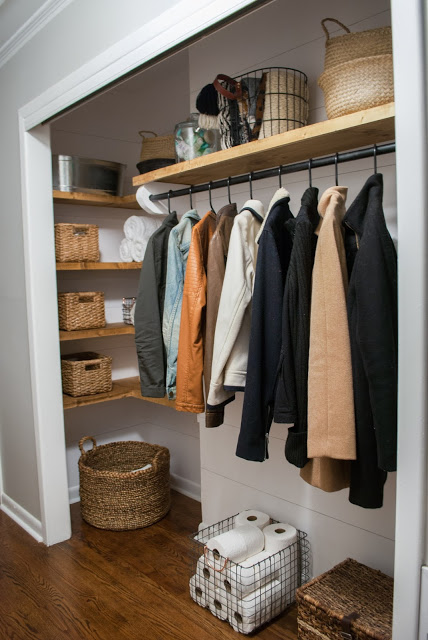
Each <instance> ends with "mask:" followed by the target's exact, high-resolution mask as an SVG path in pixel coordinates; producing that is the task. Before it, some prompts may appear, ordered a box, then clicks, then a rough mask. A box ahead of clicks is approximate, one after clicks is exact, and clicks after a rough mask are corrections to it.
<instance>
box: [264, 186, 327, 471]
mask: <svg viewBox="0 0 428 640" xmlns="http://www.w3.org/2000/svg"><path fill="white" fill-rule="evenodd" d="M317 206H318V189H315V188H313V187H310V188H309V189H306V191H305V193H304V194H303V197H302V204H301V208H300V211H299V214H298V216H297V218H296V221H295V225H294V231H293V237H294V239H293V249H292V251H291V257H290V265H289V267H288V272H287V279H286V283H285V288H284V298H283V303H282V348H281V360H280V368H279V375H278V381H277V389H276V397H275V411H274V419H275V422H279V423H287V424H293V426H292V427H290V428H289V430H288V436H287V440H286V445H285V457H286V458H287V460H288V461H289V462H290V463H291V464H294V465H296V467H300V468H302V467H304V466H305V464H306V463H307V461H308V457H307V436H308V433H307V432H308V366H309V325H310V307H311V289H312V269H313V264H314V258H315V249H316V244H317V238H318V236H317V235H316V234H315V230H316V228H317V227H318V223H319V220H320V216H319V213H318V211H317Z"/></svg>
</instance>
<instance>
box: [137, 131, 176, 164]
mask: <svg viewBox="0 0 428 640" xmlns="http://www.w3.org/2000/svg"><path fill="white" fill-rule="evenodd" d="M138 133H139V134H140V136H141V137H142V139H143V142H142V144H141V153H140V162H142V161H144V160H154V159H155V158H161V159H162V160H165V159H168V158H169V159H171V160H174V162H175V142H174V140H175V138H174V135H173V134H171V135H168V136H158V135H157V134H156V133H155V132H154V131H144V130H143V131H139V132H138ZM144 133H151V134H153V136H154V138H148V137H147V136H144V135H143V134H144Z"/></svg>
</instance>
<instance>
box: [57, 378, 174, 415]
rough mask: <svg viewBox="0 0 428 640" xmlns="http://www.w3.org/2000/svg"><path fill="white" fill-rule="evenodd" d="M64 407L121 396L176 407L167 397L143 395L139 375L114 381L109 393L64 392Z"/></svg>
mask: <svg viewBox="0 0 428 640" xmlns="http://www.w3.org/2000/svg"><path fill="white" fill-rule="evenodd" d="M62 397H63V406H64V409H75V408H76V407H85V406H87V405H89V404H98V403H100V402H108V401H110V400H120V399H121V398H138V400H146V401H147V402H154V403H155V404H162V405H164V406H165V407H171V408H172V409H174V408H175V401H174V400H168V398H167V397H165V398H147V397H145V396H142V395H141V391H140V380H139V378H138V377H134V378H123V379H122V380H114V381H113V389H112V390H111V391H108V392H107V393H98V394H96V395H92V396H80V397H79V398H73V397H72V396H68V395H66V394H63V396H62Z"/></svg>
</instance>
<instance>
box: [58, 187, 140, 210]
mask: <svg viewBox="0 0 428 640" xmlns="http://www.w3.org/2000/svg"><path fill="white" fill-rule="evenodd" d="M53 201H54V203H55V204H77V205H87V206H91V207H110V208H116V209H141V208H140V205H139V204H138V202H137V200H136V197H135V194H132V195H129V196H106V195H101V194H94V193H79V192H77V191H73V192H69V191H57V190H55V189H54V190H53Z"/></svg>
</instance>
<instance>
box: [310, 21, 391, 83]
mask: <svg viewBox="0 0 428 640" xmlns="http://www.w3.org/2000/svg"><path fill="white" fill-rule="evenodd" d="M326 22H335V23H336V24H338V25H339V26H340V27H341V28H342V29H343V30H344V31H346V33H345V34H342V35H340V36H335V37H333V38H331V37H330V34H329V32H328V29H327V27H326ZM321 26H322V28H323V30H324V33H325V35H326V38H327V40H326V43H325V59H324V71H326V70H327V69H330V68H331V67H335V66H336V65H338V64H342V63H343V62H348V61H349V60H354V59H355V58H368V57H371V56H383V55H392V34H391V27H380V28H378V29H369V30H368V31H356V32H355V33H351V32H350V30H349V29H348V27H347V26H345V25H344V24H343V23H342V22H339V20H336V18H324V20H322V21H321Z"/></svg>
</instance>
